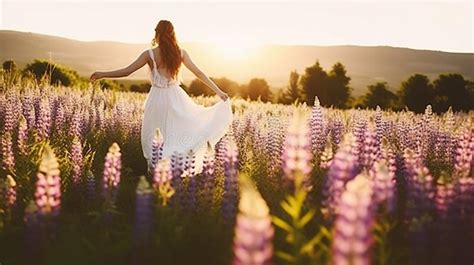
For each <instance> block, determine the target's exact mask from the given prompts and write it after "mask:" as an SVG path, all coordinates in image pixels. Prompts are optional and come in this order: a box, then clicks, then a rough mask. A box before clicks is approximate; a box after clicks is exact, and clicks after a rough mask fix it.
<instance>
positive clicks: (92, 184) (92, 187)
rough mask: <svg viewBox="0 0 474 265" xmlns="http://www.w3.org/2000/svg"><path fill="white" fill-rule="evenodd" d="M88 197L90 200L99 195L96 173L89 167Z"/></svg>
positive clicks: (87, 179) (87, 176) (87, 174)
mask: <svg viewBox="0 0 474 265" xmlns="http://www.w3.org/2000/svg"><path fill="white" fill-rule="evenodd" d="M85 186H86V197H87V198H88V199H89V201H94V200H95V199H96V197H97V191H96V190H97V185H96V180H95V176H94V173H92V171H91V170H90V169H89V170H87V173H86V185H85Z"/></svg>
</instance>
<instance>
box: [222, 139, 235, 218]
mask: <svg viewBox="0 0 474 265" xmlns="http://www.w3.org/2000/svg"><path fill="white" fill-rule="evenodd" d="M238 164H239V161H238V149H237V146H236V145H235V142H234V141H229V142H228V143H227V146H226V152H225V154H224V177H225V178H224V195H223V196H222V214H223V216H224V219H225V220H227V221H230V220H232V219H233V218H234V217H235V213H236V204H237V200H238V192H239V186H238V179H237V178H238V176H237V173H238V172H237V171H238Z"/></svg>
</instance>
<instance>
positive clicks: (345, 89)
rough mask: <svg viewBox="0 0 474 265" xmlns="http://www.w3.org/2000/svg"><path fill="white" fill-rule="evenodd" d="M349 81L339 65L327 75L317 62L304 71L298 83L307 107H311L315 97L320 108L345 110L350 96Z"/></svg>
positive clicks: (343, 69)
mask: <svg viewBox="0 0 474 265" xmlns="http://www.w3.org/2000/svg"><path fill="white" fill-rule="evenodd" d="M350 80H351V78H350V77H348V76H347V75H346V69H345V67H344V65H342V64H341V63H336V64H335V65H334V66H333V67H332V70H331V72H330V73H329V74H328V73H326V71H324V69H323V68H322V67H321V65H320V64H319V61H316V63H315V64H314V65H313V66H310V67H308V68H306V69H305V74H304V75H303V76H302V77H301V81H300V82H301V86H302V87H303V91H304V93H305V95H306V103H307V104H308V105H313V104H314V98H315V96H318V98H319V101H320V103H321V105H322V106H325V107H329V106H334V107H338V108H346V107H347V106H348V103H349V99H350V94H351V89H350V87H349V82H350Z"/></svg>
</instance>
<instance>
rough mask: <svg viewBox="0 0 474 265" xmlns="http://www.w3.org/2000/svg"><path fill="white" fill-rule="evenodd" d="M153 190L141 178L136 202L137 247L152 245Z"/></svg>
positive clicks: (143, 177)
mask: <svg viewBox="0 0 474 265" xmlns="http://www.w3.org/2000/svg"><path fill="white" fill-rule="evenodd" d="M153 198H154V196H153V189H151V187H150V184H149V183H148V181H147V180H146V178H145V176H141V177H140V179H139V181H138V186H137V191H136V200H135V225H134V239H135V244H136V245H137V247H143V246H146V245H149V244H150V241H151V235H152V228H153V209H154V202H153Z"/></svg>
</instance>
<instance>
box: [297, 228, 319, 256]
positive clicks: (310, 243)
mask: <svg viewBox="0 0 474 265" xmlns="http://www.w3.org/2000/svg"><path fill="white" fill-rule="evenodd" d="M322 238H323V234H322V233H317V234H316V235H315V236H314V237H313V238H312V239H311V240H310V241H308V242H306V244H304V245H303V246H302V247H301V249H300V254H305V253H310V252H311V250H313V248H314V246H315V245H316V244H319V242H320V241H321V239H322Z"/></svg>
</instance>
